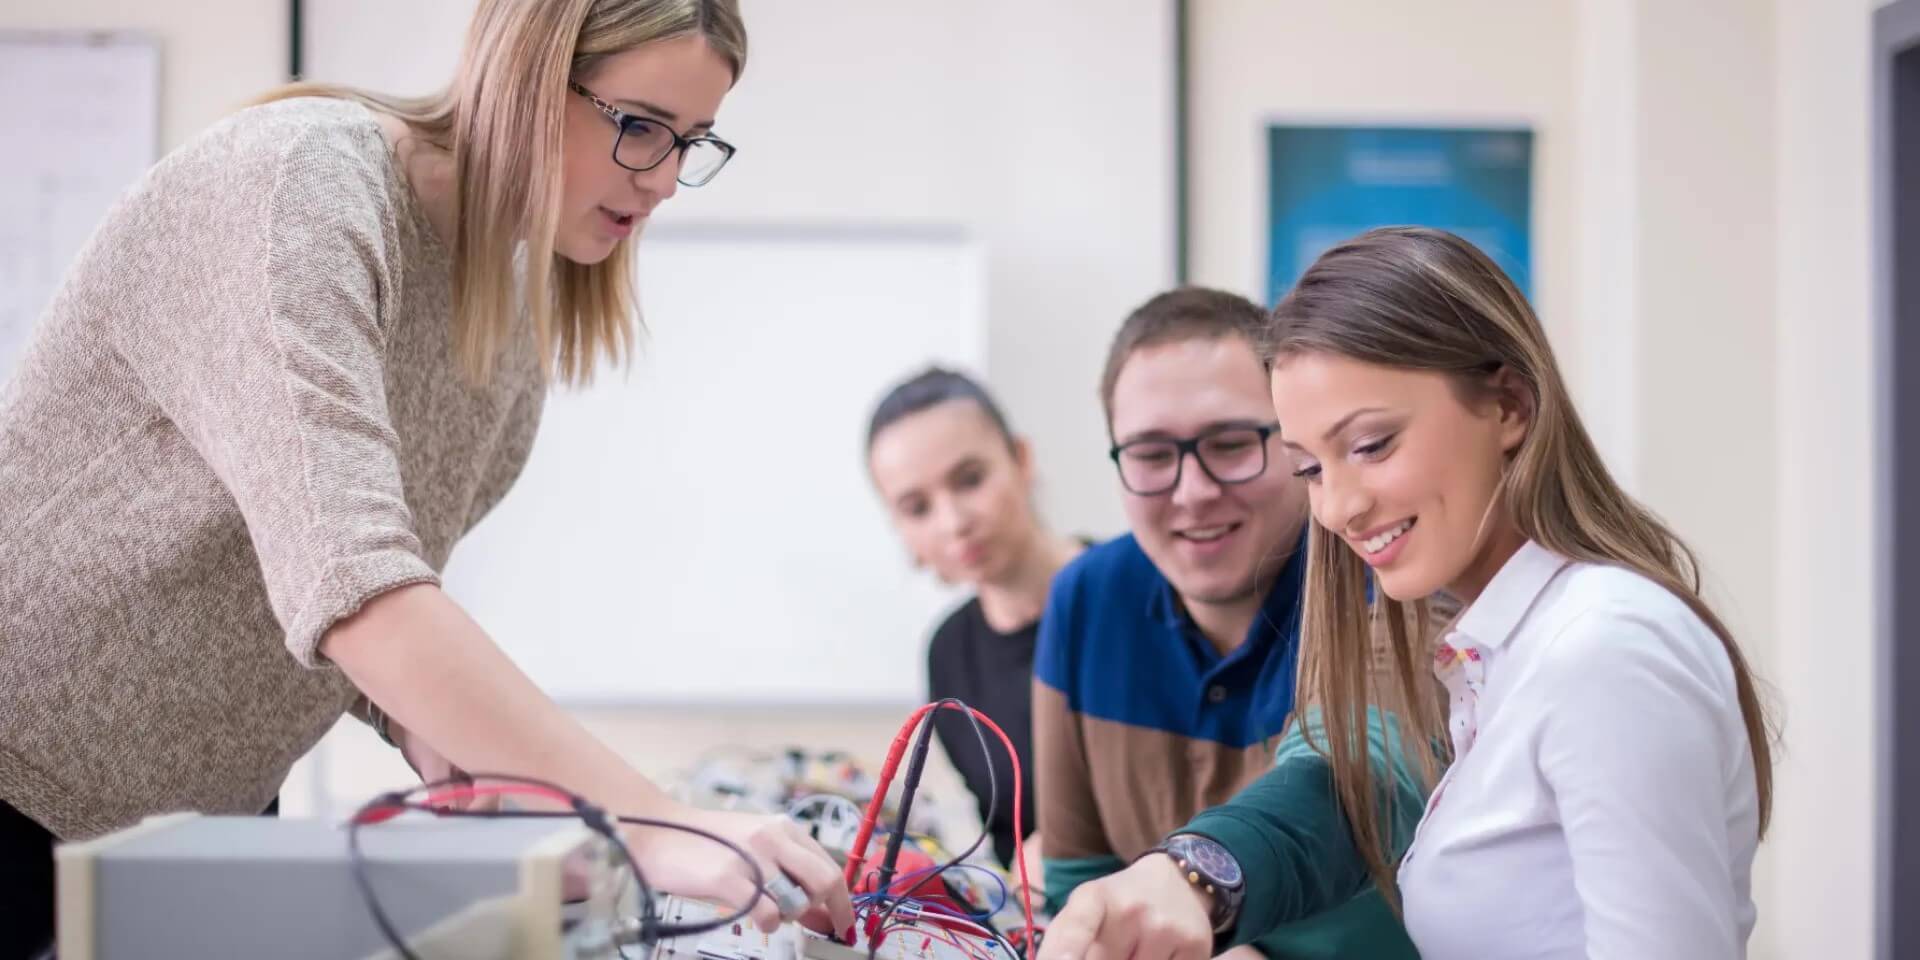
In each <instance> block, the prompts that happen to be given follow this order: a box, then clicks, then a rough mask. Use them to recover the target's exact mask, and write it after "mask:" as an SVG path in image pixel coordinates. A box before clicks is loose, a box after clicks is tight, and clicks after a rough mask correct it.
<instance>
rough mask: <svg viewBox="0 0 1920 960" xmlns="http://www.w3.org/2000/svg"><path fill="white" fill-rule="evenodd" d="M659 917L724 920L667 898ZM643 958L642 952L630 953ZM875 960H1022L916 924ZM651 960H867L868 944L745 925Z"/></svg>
mask: <svg viewBox="0 0 1920 960" xmlns="http://www.w3.org/2000/svg"><path fill="white" fill-rule="evenodd" d="M656 903H657V904H658V911H659V913H658V915H659V917H660V919H661V920H662V921H664V922H666V923H697V922H699V921H701V920H706V919H711V918H713V917H716V916H719V915H720V914H719V912H718V910H717V909H716V908H714V907H713V906H711V905H709V904H706V903H702V902H700V901H697V900H687V899H684V898H681V897H674V896H662V897H660V898H659V900H658V901H656ZM628 952H629V953H630V954H633V955H635V956H638V955H639V954H638V953H637V951H634V950H629V951H628ZM874 958H875V960H1018V958H1016V957H1014V956H1012V955H1011V954H1010V953H1008V951H1007V948H1006V947H1004V946H1001V945H1000V944H998V943H996V942H994V941H993V940H990V939H988V938H986V937H982V936H973V935H970V934H966V933H962V932H958V931H953V930H948V929H945V928H943V927H940V926H937V925H933V924H920V923H917V922H913V921H908V922H904V923H901V924H898V925H895V926H894V927H893V928H892V929H891V930H890V931H889V933H888V934H887V936H886V938H885V939H884V940H883V941H882V942H881V943H880V947H879V950H878V951H877V952H876V953H875V954H874ZM648 960H867V947H866V944H865V943H864V942H862V943H861V945H860V946H858V947H852V946H847V945H846V944H842V943H837V942H835V941H834V940H832V939H830V938H828V937H826V936H824V935H822V934H818V933H814V932H813V931H811V930H807V929H805V928H803V927H801V926H800V925H799V924H796V923H789V924H784V925H782V926H781V928H780V929H779V930H777V931H775V932H774V933H772V934H767V933H762V932H761V931H760V928H758V927H756V926H754V925H753V924H752V923H748V922H744V921H743V922H741V923H737V924H734V925H733V926H731V927H722V928H720V929H718V930H711V931H708V932H706V933H698V934H692V935H689V936H684V937H677V938H674V939H670V940H662V941H661V942H659V943H658V944H656V945H654V947H653V950H652V952H651V953H650V954H649V955H648Z"/></svg>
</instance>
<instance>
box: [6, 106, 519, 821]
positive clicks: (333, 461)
mask: <svg viewBox="0 0 1920 960" xmlns="http://www.w3.org/2000/svg"><path fill="white" fill-rule="evenodd" d="M448 269H449V268H448V257H447V253H446V251H445V249H444V248H443V247H442V246H441V245H440V242H439V241H438V239H436V237H435V236H434V233H433V228H432V226H431V225H430V224H429V223H428V221H427V219H426V218H425V216H424V214H423V211H422V210H421V209H420V207H419V206H418V204H417V201H416V200H415V198H414V196H413V194H412V192H411V190H410V188H409V187H408V185H407V182H406V180H405V179H404V178H403V177H402V175H401V173H400V171H399V169H398V167H397V166H396V165H395V162H394V159H393V157H392V154H391V151H390V150H389V148H388V145H387V143H386V141H385V140H384V139H383V137H382V136H381V133H380V130H379V127H378V126H377V124H376V122H375V120H374V117H373V115H372V114H371V113H370V112H368V111H367V110H366V109H365V108H363V107H360V106H357V105H354V104H351V103H347V102H343V101H333V100H318V99H303V100H290V101H283V102H280V103H276V104H270V105H267V106H264V107H256V108H253V109H249V110H246V111H243V112H241V113H239V114H236V115H235V116H233V117H231V118H229V119H228V120H226V121H225V122H223V123H221V124H220V125H218V126H216V127H214V128H213V129H211V130H209V131H207V132H206V133H204V134H202V135H201V136H200V137H198V138H197V139H195V140H193V141H192V142H190V143H188V144H186V145H185V146H183V147H181V148H180V149H178V150H177V151H175V152H173V153H172V154H171V155H169V156H168V157H167V158H166V159H165V160H163V161H161V162H160V163H159V164H158V165H157V166H155V167H154V168H153V170H152V171H150V172H149V173H148V174H147V176H146V177H145V178H144V179H143V180H142V181H141V182H140V183H139V184H138V185H136V186H135V187H134V188H133V189H132V190H131V191H130V192H129V193H128V195H127V196H126V197H125V198H123V199H122V201H121V202H120V203H119V204H118V205H117V206H116V207H115V208H114V210H113V211H112V212H111V213H110V214H109V215H108V217H107V219H106V222H105V223H104V224H102V225H101V227H100V228H99V230H98V232H97V233H96V234H95V235H94V237H93V239H92V241H91V242H90V243H89V244H88V245H87V247H86V249H85V250H84V251H83V252H82V254H81V255H80V257H79V259H78V261H77V262H76V263H75V264H74V266H73V268H72V270H71V271H70V272H69V273H68V275H67V279H66V282H65V284H64V285H63V286H62V288H61V290H60V292H59V293H58V294H57V295H56V296H55V298H54V300H53V302H52V304H51V305H50V306H49V307H48V309H47V312H46V313H45V314H44V315H43V316H42V318H41V320H40V324H39V326H38V328H37V329H36V330H35V332H34V336H33V339H32V342H31V344H30V345H29V347H28V348H27V352H26V354H25V356H24V358H23V360H22V362H21V365H20V366H19V368H18V370H17V372H16V373H15V374H14V376H13V378H12V379H11V380H10V381H9V382H7V383H6V384H5V385H4V387H0V800H5V801H6V802H8V803H10V804H12V805H13V806H14V807H15V808H16V809H18V810H20V811H21V812H22V813H24V814H26V815H27V816H29V817H31V818H33V819H34V820H37V821H39V822H40V823H41V824H43V825H45V826H46V827H47V828H48V829H49V830H51V831H52V832H53V833H54V834H55V835H56V836H59V837H62V838H65V839H78V838H84V837H88V836H92V835H96V834H99V833H102V832H105V831H108V830H111V829H115V828H117V827H120V826H124V825H127V824H129V823H132V822H135V821H137V820H138V819H140V818H141V817H143V816H146V815H148V814H152V813H157V812H163V811H170V810H184V809H192V810H200V811H205V812H219V813H256V812H258V811H260V810H261V809H262V808H264V807H265V806H266V805H267V803H268V802H269V801H270V800H271V799H272V798H273V796H274V794H275V791H277V790H278V788H279V786H280V783H281V780H282V779H283V778H284V777H285V775H286V773H287V770H288V768H289V767H290V766H291V765H292V763H293V762H294V761H295V760H296V759H298V758H299V757H300V756H301V755H302V754H303V753H304V752H306V750H307V749H308V748H310V747H311V746H313V744H314V743H315V742H316V741H317V740H318V739H319V738H320V736H321V735H322V734H323V733H325V732H326V730H327V729H328V728H329V727H330V726H331V725H332V724H333V723H334V722H335V721H336V720H338V719H339V717H340V716H341V714H342V711H343V710H345V709H346V708H347V707H348V706H349V704H350V703H351V702H352V701H353V699H354V696H355V693H354V690H353V688H352V686H351V685H350V684H349V683H348V682H347V680H346V679H345V678H344V677H343V676H342V675H341V674H340V673H339V671H338V670H337V669H334V668H332V667H331V666H329V665H327V664H326V663H325V662H324V661H322V660H320V658H319V656H318V654H317V652H316V646H317V644H318V643H319V640H320V637H321V636H322V635H323V634H324V633H325V632H326V630H327V628H328V626H329V625H331V624H332V623H334V622H335V621H336V620H339V619H341V618H343V617H345V616H347V615H349V614H351V613H352V612H353V611H354V610H356V609H358V608H359V606H360V605H361V604H362V603H364V602H365V601H367V600H369V599H371V598H372V597H374V596H376V595H378V594H379V593H381V592H383V591H385V590H389V589H391V588H393V587H396V586H399V585H403V584H408V583H417V582H431V581H434V580H435V579H436V576H437V574H438V571H440V570H441V569H443V568H444V566H445V564H446V562H447V557H448V555H449V553H450V552H451V551H452V549H453V545H454V543H455V542H456V541H457V540H458V539H459V538H460V536H461V535H463V534H464V533H466V532H467V530H469V529H470V528H472V526H473V525H474V524H475V523H476V522H477V521H478V520H479V519H480V517H481V516H482V515H483V514H485V513H486V511H487V510H488V509H489V508H491V507H492V506H493V505H494V504H495V503H496V502H497V501H498V500H499V499H500V497H501V496H502V495H503V494H504V493H505V492H506V490H507V488H508V487H509V486H511V485H512V483H513V480H514V477H515V476H516V475H517V474H518V472H519V470H520V467H521V464H522V463H523V462H524V461H525V459H526V455H527V452H528V449H529V448H530V447H531V445H532V442H533V435H534V430H535V427H536V425H537V423H538V421H539V416H540V409H541V403H542V397H543V388H542V386H541V382H540V376H539V372H538V367H537V354H536V351H535V350H534V349H533V344H532V339H531V337H530V336H527V335H525V334H524V333H523V335H522V336H521V337H520V338H519V339H518V341H517V342H516V343H514V344H513V345H512V346H511V347H509V348H507V349H506V350H504V351H503V355H502V358H501V361H500V365H499V367H498V368H497V372H496V373H495V375H494V377H493V379H492V381H491V382H490V383H489V384H488V385H487V386H486V387H484V388H479V389H475V388H471V387H469V386H467V385H466V384H465V381H463V379H462V378H461V376H460V374H459V372H458V367H457V365H456V363H455V361H454V360H453V358H452V354H451V351H450V347H449V343H450V340H449V324H448V314H449V308H448V296H449V294H448V275H449V274H448ZM394 642H405V638H398V637H397V638H394Z"/></svg>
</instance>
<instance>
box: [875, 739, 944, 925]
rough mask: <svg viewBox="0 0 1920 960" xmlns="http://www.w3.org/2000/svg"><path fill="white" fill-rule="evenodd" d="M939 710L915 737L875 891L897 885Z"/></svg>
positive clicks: (881, 860)
mask: <svg viewBox="0 0 1920 960" xmlns="http://www.w3.org/2000/svg"><path fill="white" fill-rule="evenodd" d="M939 712H940V708H939V707H938V706H936V707H934V709H932V710H929V711H927V716H926V722H925V723H922V724H921V725H920V733H919V735H918V736H916V737H915V738H914V740H913V754H912V756H911V757H910V758H909V759H908V760H907V777H906V780H904V781H903V782H902V785H901V788H900V809H899V811H898V812H897V813H896V814H895V819H894V823H893V832H892V833H891V834H889V835H888V836H887V852H886V853H885V854H884V855H883V856H881V858H880V873H879V877H878V881H877V882H876V883H875V884H874V886H873V889H874V890H875V891H885V890H889V889H891V888H892V887H893V873H894V867H895V866H896V865H898V864H899V862H900V845H901V844H902V843H904V842H906V839H907V814H908V813H910V812H911V811H912V810H913V795H914V794H916V793H918V792H919V791H920V775H921V774H922V773H923V772H925V771H926V768H927V751H928V750H929V749H930V748H931V747H932V746H933V730H934V718H935V717H936V716H937V715H938V714H939Z"/></svg>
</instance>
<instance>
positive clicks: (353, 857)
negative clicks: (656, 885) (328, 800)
mask: <svg viewBox="0 0 1920 960" xmlns="http://www.w3.org/2000/svg"><path fill="white" fill-rule="evenodd" d="M482 780H485V781H497V782H501V783H513V784H520V785H523V786H531V787H537V788H539V789H542V790H549V791H552V792H554V793H557V794H560V795H561V796H563V797H566V798H567V801H568V802H569V803H570V804H571V805H572V806H573V811H572V812H571V813H563V812H559V811H540V810H515V811H504V810H445V809H442V808H439V807H433V806H429V805H427V804H424V803H414V802H411V801H409V800H408V799H407V798H408V797H410V796H413V795H414V794H417V793H421V792H424V791H431V790H437V789H440V788H442V787H469V788H470V787H472V786H474V785H475V784H476V783H478V782H479V781H482ZM387 810H424V811H427V812H429V813H433V814H434V815H436V816H460V817H470V818H476V819H495V820H499V819H539V818H567V819H578V820H580V821H581V822H582V823H584V824H585V825H586V826H587V827H588V829H591V830H593V831H594V832H595V833H597V834H599V835H600V836H602V837H605V838H606V839H607V840H608V841H609V842H611V843H612V844H613V845H614V846H615V847H616V848H618V849H619V850H620V852H621V855H622V856H624V857H626V860H627V866H628V869H629V870H630V871H631V872H632V874H633V878H634V881H635V882H636V883H638V884H639V886H640V890H641V892H642V894H643V898H642V901H641V911H642V914H641V915H642V919H641V928H642V930H644V929H646V926H647V924H648V922H649V921H650V920H651V919H652V914H653V898H652V896H651V895H649V894H650V890H651V888H650V887H648V886H647V879H646V876H645V875H644V874H642V873H641V872H640V864H639V862H638V861H636V860H634V859H633V854H632V852H631V851H629V850H628V849H627V845H626V841H624V840H622V839H621V838H620V835H619V831H618V830H616V829H614V827H613V825H612V824H611V823H609V822H608V821H607V816H606V812H605V811H603V810H601V809H600V808H599V807H596V806H594V805H593V804H592V803H590V802H588V800H587V799H586V798H585V797H582V796H580V795H579V794H577V793H574V792H573V791H571V790H568V789H567V788H565V787H562V786H560V785H559V784H556V783H552V782H549V781H546V780H541V779H538V778H535V777H522V776H518V775H515V774H502V773H476V774H464V775H460V776H452V777H445V778H442V779H439V780H434V781H430V782H427V783H422V784H419V785H417V786H415V787H412V788H410V789H407V790H400V791H395V792H392V793H383V794H381V795H379V796H377V797H375V798H373V799H372V800H369V801H367V802H366V803H365V804H364V805H362V806H361V807H360V809H359V810H357V811H355V812H354V815H353V817H352V819H350V820H348V821H347V854H348V860H349V863H350V865H351V867H352V870H353V879H354V883H355V885H356V886H358V887H359V888H360V896H361V898H362V899H364V900H365V901H366V904H367V912H368V913H370V914H372V916H373V922H374V925H375V926H377V927H379V928H380V933H381V934H382V935H383V936H385V937H386V938H387V944H388V945H389V946H391V947H393V949H394V950H395V951H396V952H398V953H399V954H400V956H401V958H402V960H420V958H419V956H418V955H417V954H415V953H414V952H413V951H412V950H411V949H410V948H408V947H407V944H406V940H405V939H404V938H403V937H401V936H400V933H399V931H398V930H397V929H395V927H394V925H393V920H392V918H390V917H388V916H387V912H386V909H385V908H383V907H382V906H380V898H379V897H378V896H377V895H376V894H375V893H374V890H373V882H372V880H371V879H370V878H369V877H368V876H367V861H366V854H365V852H364V851H363V850H362V849H361V848H360V828H362V827H364V826H367V824H366V823H365V822H364V818H365V817H367V816H369V815H370V814H372V813H375V812H381V811H387Z"/></svg>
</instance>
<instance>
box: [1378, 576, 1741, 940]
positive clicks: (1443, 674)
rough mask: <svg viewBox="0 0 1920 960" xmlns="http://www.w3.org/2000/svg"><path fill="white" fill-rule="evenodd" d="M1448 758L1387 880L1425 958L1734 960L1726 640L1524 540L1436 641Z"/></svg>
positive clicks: (1733, 803)
mask: <svg viewBox="0 0 1920 960" xmlns="http://www.w3.org/2000/svg"><path fill="white" fill-rule="evenodd" d="M1435 670H1436V672H1437V673H1438V674H1439V675H1440V678H1441V680H1442V681H1443V682H1445V683H1446V685H1447V688H1448V690H1449V692H1450V693H1451V694H1452V705H1451V709H1450V724H1449V726H1450V733H1451V734H1452V736H1453V739H1454V746H1455V751H1456V752H1455V760H1454V763H1453V765H1452V767H1451V768H1449V769H1448V771H1447V773H1446V775H1445V776H1444V777H1443V778H1442V779H1441V781H1440V783H1439V785H1438V786H1437V787H1436V788H1435V790H1434V793H1433V797H1432V799H1431V800H1429V801H1428V804H1427V811H1426V815H1425V817H1424V818H1423V819H1422V821H1421V824H1420V829H1419V832H1418V833H1417V834H1416V835H1415V838H1414V841H1413V845H1412V847H1411V848H1410V849H1409V850H1408V852H1407V855H1406V859H1405V860H1404V862H1403V863H1402V864H1401V867H1400V887H1401V894H1402V898H1403V903H1404V905H1405V916H1406V924H1407V931H1408V933H1410V934H1411V935H1412V937H1413V941H1414V943H1415V945H1417V946H1418V947H1419V948H1420V954H1421V956H1423V957H1425V958H1427V960H1451V958H1473V960H1497V958H1504V957H1516V958H1517V957H1527V958H1549V957H1552V958H1558V957H1581V958H1587V957H1593V958H1623V960H1624V958H1631V960H1662V958H1674V960H1714V958H1722V957H1743V956H1745V955H1746V943H1747V936H1748V934H1749V933H1751V932H1752V930H1753V921H1754V908H1753V901H1752V898H1751V896H1750V893H1749V887H1750V881H1751V873H1752V867H1753V854H1754V848H1755V846H1756V845H1757V844H1758V842H1759V841H1758V827H1759V802H1758V797H1757V795H1756V794H1755V790H1754V773H1753V754H1752V751H1751V749H1750V747H1749V745H1748V742H1747V732H1746V726H1745V724H1744V722H1743V720H1742V718H1741V713H1740V702H1739V699H1738V697H1737V696H1736V694H1735V688H1734V675H1733V667H1732V663H1731V661H1730V660H1729V659H1728V657H1727V654H1726V650H1725V648H1724V647H1723V646H1722V645H1721V642H1720V639H1719V638H1718V637H1717V636H1715V635H1714V633H1713V631H1712V630H1709V629H1708V628H1707V625H1706V624H1705V623H1704V622H1702V621H1701V620H1700V618H1699V617H1697V616H1695V615H1694V613H1693V611H1692V610H1691V609H1689V608H1688V607H1687V605H1686V604H1685V603H1684V602H1683V601H1681V600H1680V599H1679V598H1677V597H1675V596H1674V595H1672V594H1670V593H1668V592H1667V591H1665V590H1663V589H1662V588H1660V587H1659V586H1658V585H1656V584H1654V583H1653V582H1652V581H1650V580H1648V579H1646V578H1645V577H1642V576H1639V575H1638V574H1635V573H1631V572H1629V571H1626V570H1623V569H1619V568H1616V567H1609V566H1598V565H1593V564H1585V563H1575V562H1572V561H1569V560H1567V559H1566V558H1564V557H1561V556H1558V555H1556V554H1554V553H1551V552H1549V551H1547V550H1546V549H1544V548H1542V547H1540V546H1539V545H1537V544H1534V543H1531V542H1529V543H1527V544H1526V545H1525V546H1522V547H1521V548H1520V550H1519V552H1518V553H1516V554H1514V556H1513V558H1512V559H1510V560H1508V561H1507V563H1506V565H1505V566H1503V567H1501V569H1500V572H1499V573H1498V574H1496V575H1495V576H1494V578H1493V581H1492V582H1491V583H1490V584H1488V585H1487V588H1486V590H1485V592H1483V593H1482V594H1481V595H1480V597H1479V598H1478V599H1477V600H1475V601H1474V603H1473V605H1472V606H1471V607H1469V608H1468V609H1467V610H1466V612H1465V613H1463V614H1462V615H1461V616H1460V619H1459V620H1457V621H1455V623H1454V625H1453V627H1452V628H1451V629H1450V630H1449V631H1448V633H1447V634H1446V636H1445V637H1444V641H1443V644H1442V646H1441V647H1440V652H1439V654H1438V656H1437V658H1436V663H1435Z"/></svg>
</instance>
